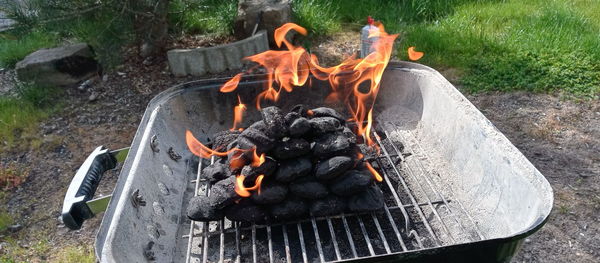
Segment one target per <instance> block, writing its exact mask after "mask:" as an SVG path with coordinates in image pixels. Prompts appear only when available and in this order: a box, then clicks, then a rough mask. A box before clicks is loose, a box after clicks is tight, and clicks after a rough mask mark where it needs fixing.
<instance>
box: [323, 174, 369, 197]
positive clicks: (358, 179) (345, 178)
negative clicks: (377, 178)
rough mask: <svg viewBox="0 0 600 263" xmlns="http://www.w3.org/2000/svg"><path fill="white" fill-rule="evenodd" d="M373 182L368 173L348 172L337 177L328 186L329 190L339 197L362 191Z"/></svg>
mask: <svg viewBox="0 0 600 263" xmlns="http://www.w3.org/2000/svg"><path fill="white" fill-rule="evenodd" d="M372 182H373V176H372V175H371V173H369V171H363V170H360V171H359V170H350V171H348V172H346V173H345V174H343V175H341V176H338V177H337V178H335V180H333V181H332V182H331V184H330V185H329V190H331V192H333V193H334V194H336V195H339V196H350V195H353V194H356V193H359V192H362V191H364V190H365V189H367V187H368V186H369V185H370V184H371V183H372Z"/></svg>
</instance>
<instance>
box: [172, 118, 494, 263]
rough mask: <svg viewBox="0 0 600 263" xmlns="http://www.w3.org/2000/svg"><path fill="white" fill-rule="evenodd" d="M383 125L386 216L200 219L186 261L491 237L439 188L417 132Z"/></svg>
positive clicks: (354, 251)
mask: <svg viewBox="0 0 600 263" xmlns="http://www.w3.org/2000/svg"><path fill="white" fill-rule="evenodd" d="M383 126H386V127H383ZM383 126H382V127H380V129H376V130H377V131H378V132H379V133H381V134H378V132H374V133H373V136H374V137H375V140H376V141H377V143H378V144H379V146H380V148H381V153H382V154H381V155H380V156H378V157H375V158H371V159H369V160H368V161H369V162H371V164H372V165H373V166H374V167H376V169H378V170H379V171H380V172H381V174H382V176H383V178H384V181H383V182H382V185H381V188H382V190H383V192H384V195H385V197H386V202H385V206H384V211H382V212H380V213H371V214H341V215H336V216H329V217H319V218H314V217H312V218H310V219H304V220H300V221H297V222H287V223H285V224H281V223H279V224H272V225H255V224H247V225H246V224H241V223H239V222H231V221H229V220H227V219H224V220H221V221H219V222H210V223H204V222H194V221H192V222H191V223H190V229H189V234H187V235H184V236H183V238H185V239H188V240H187V244H188V245H187V255H186V262H203V263H204V262H232V261H235V262H242V261H244V262H250V261H251V262H267V261H268V262H335V261H341V260H349V259H362V258H371V257H376V256H381V255H387V254H392V253H399V252H408V251H413V250H419V249H424V248H434V247H439V246H445V245H451V244H457V243H466V242H473V241H478V240H484V236H483V235H482V234H481V231H480V230H479V229H478V227H477V224H476V223H475V222H474V220H473V219H472V217H471V216H470V215H469V214H468V213H467V212H466V211H465V209H464V208H463V207H462V205H461V204H460V202H458V200H452V199H450V198H449V197H451V196H452V194H451V192H450V194H449V195H448V197H445V196H444V195H442V193H441V191H440V190H439V188H438V187H436V184H435V180H433V179H434V178H433V176H441V175H439V174H437V173H436V171H434V170H428V169H426V167H432V166H431V165H430V161H431V158H429V157H428V155H427V152H426V151H425V150H424V149H423V148H422V147H421V145H420V144H419V143H418V141H417V140H416V138H415V136H414V134H412V132H410V131H406V130H401V129H399V127H397V126H395V125H394V124H391V123H386V125H383ZM389 130H391V131H393V132H390V131H389ZM383 135H385V136H383ZM382 136H383V138H385V139H382ZM401 142H402V143H401ZM212 162H214V158H213V159H211V163H212ZM202 168H203V162H202V161H201V162H200V163H199V165H198V174H197V175H196V179H195V180H192V183H195V194H196V195H210V184H209V183H208V182H203V181H201V180H200V173H201V171H202ZM445 192H449V191H445Z"/></svg>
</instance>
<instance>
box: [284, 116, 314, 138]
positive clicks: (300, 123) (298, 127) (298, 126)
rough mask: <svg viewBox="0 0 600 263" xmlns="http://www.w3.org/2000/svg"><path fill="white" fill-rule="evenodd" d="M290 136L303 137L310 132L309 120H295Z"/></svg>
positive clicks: (301, 118)
mask: <svg viewBox="0 0 600 263" xmlns="http://www.w3.org/2000/svg"><path fill="white" fill-rule="evenodd" d="M289 131H290V136H292V137H301V136H303V135H304V134H306V133H307V132H308V131H310V121H309V120H308V119H307V118H304V117H300V118H298V119H295V120H294V121H293V122H292V124H290V128H289Z"/></svg>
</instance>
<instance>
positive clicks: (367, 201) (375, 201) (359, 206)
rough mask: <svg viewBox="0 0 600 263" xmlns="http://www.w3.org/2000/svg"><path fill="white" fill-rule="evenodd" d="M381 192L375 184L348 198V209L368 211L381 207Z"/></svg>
mask: <svg viewBox="0 0 600 263" xmlns="http://www.w3.org/2000/svg"><path fill="white" fill-rule="evenodd" d="M383 202H384V200H383V192H382V191H381V189H380V188H379V186H377V185H376V184H372V185H370V186H369V187H368V188H367V189H366V190H365V191H362V192H360V193H357V194H355V195H352V196H350V197H349V198H348V209H349V210H350V211H352V212H369V211H376V210H380V209H382V208H383Z"/></svg>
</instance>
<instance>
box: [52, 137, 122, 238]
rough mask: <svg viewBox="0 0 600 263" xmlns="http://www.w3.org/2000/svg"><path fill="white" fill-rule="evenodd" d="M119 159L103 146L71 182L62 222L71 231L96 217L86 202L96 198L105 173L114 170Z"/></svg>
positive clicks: (82, 166) (66, 196)
mask: <svg viewBox="0 0 600 263" xmlns="http://www.w3.org/2000/svg"><path fill="white" fill-rule="evenodd" d="M116 166H117V159H116V158H115V157H114V156H113V155H112V154H111V153H110V151H109V150H108V149H106V148H104V147H103V146H100V147H98V148H96V149H95V150H94V151H93V152H92V153H91V154H90V155H89V156H88V157H87V159H85V161H84V162H83V164H82V165H81V167H79V170H77V173H76V174H75V176H74V177H73V180H71V184H70V185H69V189H68V190H67V194H66V195H65V199H64V202H63V209H62V215H61V217H62V221H63V223H64V224H65V225H66V226H67V227H68V228H70V229H73V230H77V229H80V228H81V225H82V224H83V221H85V220H87V219H90V218H92V217H93V216H94V214H93V213H92V211H91V210H90V208H89V207H88V206H87V204H86V202H87V201H89V200H91V199H92V197H94V193H95V192H96V188H98V185H99V184H100V180H102V175H103V174H104V172H106V171H108V170H111V169H114V168H115V167H116Z"/></svg>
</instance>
